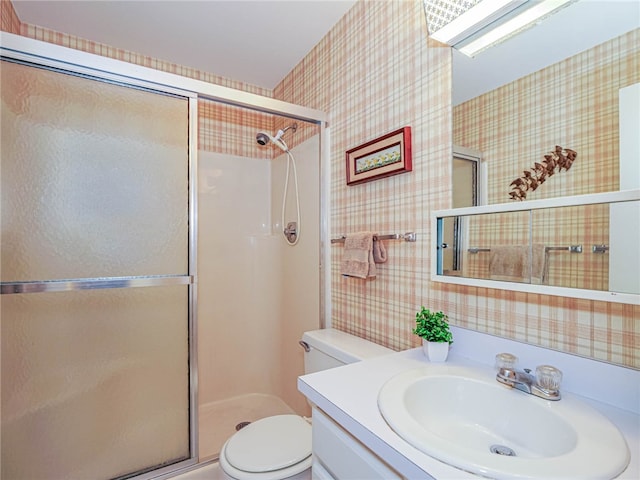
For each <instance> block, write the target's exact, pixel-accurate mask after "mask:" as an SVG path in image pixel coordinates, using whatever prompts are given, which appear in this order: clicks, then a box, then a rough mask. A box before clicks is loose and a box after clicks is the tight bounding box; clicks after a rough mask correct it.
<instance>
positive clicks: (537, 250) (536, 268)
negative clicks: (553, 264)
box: [531, 243, 549, 285]
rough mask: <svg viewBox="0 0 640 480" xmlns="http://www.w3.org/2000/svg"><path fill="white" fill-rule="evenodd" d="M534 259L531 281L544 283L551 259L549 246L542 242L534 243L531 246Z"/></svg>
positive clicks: (539, 283) (537, 283)
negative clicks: (548, 251) (549, 257)
mask: <svg viewBox="0 0 640 480" xmlns="http://www.w3.org/2000/svg"><path fill="white" fill-rule="evenodd" d="M531 251H532V252H533V259H532V260H531V283H534V284H536V285H543V284H544V283H545V281H546V280H547V270H548V269H549V259H548V258H547V255H548V253H547V247H546V246H545V245H544V244H542V243H534V244H533V247H532V248H531Z"/></svg>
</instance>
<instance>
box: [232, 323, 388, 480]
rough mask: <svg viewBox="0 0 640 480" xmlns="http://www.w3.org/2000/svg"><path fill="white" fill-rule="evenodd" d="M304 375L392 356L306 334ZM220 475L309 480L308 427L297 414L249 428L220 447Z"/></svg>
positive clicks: (330, 335) (342, 339) (358, 341)
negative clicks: (383, 356) (369, 359)
mask: <svg viewBox="0 0 640 480" xmlns="http://www.w3.org/2000/svg"><path fill="white" fill-rule="evenodd" d="M300 344H301V345H302V346H303V347H304V349H305V354H304V371H305V373H314V372H318V371H321V370H327V369H329V368H334V367H338V366H340V365H346V364H348V363H355V362H359V361H360V360H365V359H367V358H373V357H377V356H381V355H386V354H389V353H393V350H390V349H388V348H385V347H383V346H381V345H377V344H375V343H372V342H369V341H367V340H364V339H362V338H359V337H355V336H353V335H349V334H348V333H344V332H341V331H339V330H335V329H333V328H327V329H322V330H313V331H310V332H305V333H304V335H303V336H302V340H301V341H300ZM220 468H221V470H222V473H223V476H224V477H225V478H228V479H235V480H284V479H287V480H307V479H310V478H311V424H310V423H309V420H308V419H306V418H303V417H301V416H299V415H276V416H273V417H267V418H263V419H260V420H257V421H255V422H253V423H250V424H249V425H247V426H246V427H244V428H243V429H241V430H239V431H238V432H236V433H235V434H234V435H232V436H231V438H229V439H228V440H227V441H226V442H225V444H224V445H223V446H222V450H221V451H220Z"/></svg>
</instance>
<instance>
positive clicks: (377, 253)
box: [373, 235, 387, 263]
mask: <svg viewBox="0 0 640 480" xmlns="http://www.w3.org/2000/svg"><path fill="white" fill-rule="evenodd" d="M373 261H374V262H375V263H385V262H386V261H387V249H386V248H385V247H384V243H382V240H378V237H377V236H375V235H374V236H373Z"/></svg>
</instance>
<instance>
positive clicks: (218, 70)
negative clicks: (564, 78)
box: [12, 0, 640, 105]
mask: <svg viewBox="0 0 640 480" xmlns="http://www.w3.org/2000/svg"><path fill="white" fill-rule="evenodd" d="M12 1H13V5H14V7H15V9H16V12H17V14H18V16H19V17H20V20H22V21H23V22H25V23H29V24H34V25H41V26H44V27H47V28H50V29H53V30H57V31H61V32H65V33H69V34H72V35H76V36H79V37H82V38H86V39H89V40H93V41H96V42H101V43H105V44H107V45H111V46H114V47H118V48H122V49H125V50H129V51H132V52H136V53H141V54H144V55H148V56H151V57H154V58H158V59H161V60H166V61H169V62H172V63H177V64H180V65H185V66H188V67H193V68H196V69H198V70H202V71H206V72H210V73H214V74H216V75H220V76H222V77H226V78H229V79H233V80H237V81H241V82H246V83H249V84H252V85H257V86H260V87H264V88H267V89H273V88H274V87H275V86H276V85H277V84H278V82H280V80H282V79H283V78H284V77H285V76H286V75H287V74H288V73H289V72H290V71H291V70H292V69H293V67H295V66H296V65H297V64H298V63H299V62H300V60H302V59H303V58H304V57H305V55H306V54H307V53H309V52H310V51H311V50H312V49H313V47H314V46H315V45H316V44H317V43H318V42H319V41H320V40H321V39H322V38H323V37H324V35H326V33H327V32H328V31H329V30H330V29H331V28H332V27H333V26H334V25H335V24H336V22H337V21H338V20H339V19H340V18H341V17H342V16H343V15H344V14H345V13H346V12H347V11H348V10H349V9H350V8H351V7H352V6H353V4H354V3H356V0H199V1H191V0H173V1H169V0H137V1H134V0H110V1H101V0H82V1H77V0H62V1H61V0H42V1H38V0H12ZM638 27H640V1H638V0H579V1H577V2H576V3H574V4H571V5H570V6H569V7H566V8H565V9H563V10H562V11H560V12H559V13H557V14H555V15H553V16H552V17H550V18H548V19H546V20H545V21H544V22H542V23H541V24H540V25H537V26H536V27H533V28H532V29H530V30H528V31H525V32H523V33H521V34H519V35H517V36H515V37H513V38H512V39H510V40H508V41H506V42H504V43H502V44H500V45H498V46H496V47H493V48H491V49H489V50H487V51H485V52H482V53H480V54H479V55H478V56H476V57H475V58H473V59H469V58H467V57H465V56H464V55H462V54H460V53H458V52H457V51H456V50H454V64H453V69H454V70H453V92H454V93H453V96H454V98H453V102H454V105H456V104H458V103H460V102H462V101H465V100H467V99H469V98H473V97H475V96H477V95H479V94H481V93H484V92H486V91H489V90H492V89H494V88H496V87H498V86H500V85H504V84H505V83H508V82H511V81H513V80H515V79H517V78H520V77H521V76H522V75H525V74H528V73H532V72H534V71H537V70H539V69H541V68H543V67H545V66H547V65H550V64H552V63H555V62H557V61H559V60H562V59H563V58H566V57H568V56H570V55H574V54H575V53H578V52H580V51H583V50H586V49H587V48H590V47H592V46H594V45H597V44H599V43H602V42H604V41H606V40H608V39H610V38H613V37H616V36H618V35H621V34H623V33H625V32H628V31H630V30H632V29H633V28H638Z"/></svg>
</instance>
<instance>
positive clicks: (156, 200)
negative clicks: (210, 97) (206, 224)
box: [0, 61, 188, 282]
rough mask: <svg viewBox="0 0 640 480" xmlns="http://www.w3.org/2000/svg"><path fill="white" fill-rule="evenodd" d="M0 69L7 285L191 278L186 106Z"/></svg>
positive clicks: (26, 70)
mask: <svg viewBox="0 0 640 480" xmlns="http://www.w3.org/2000/svg"><path fill="white" fill-rule="evenodd" d="M1 75H2V77H1V80H2V89H1V96H2V105H1V110H2V118H1V122H2V123H1V128H2V130H1V132H0V133H1V138H2V149H1V150H2V164H1V169H2V170H1V171H2V176H1V191H2V193H1V205H2V207H1V222H2V238H1V244H2V256H1V259H0V260H1V263H2V265H1V272H2V281H4V282H11V281H28V280H50V279H65V278H87V277H108V276H138V275H165V274H167V275H168V274H186V273H187V264H188V258H187V255H188V249H187V246H188V236H187V231H188V230H187V228H188V223H187V222H188V182H187V180H188V161H187V159H188V149H187V147H188V122H187V119H188V101H187V100H186V99H184V98H176V97H171V96H166V95H159V94H156V93H152V92H148V91H143V90H138V89H133V88H127V87H124V86H119V85H113V84H108V83H103V82H98V81H93V80H88V79H85V78H79V77H74V76H70V75H65V74H62V73H58V72H53V71H47V70H42V69H37V68H34V67H30V66H25V65H19V64H13V63H9V62H5V61H3V62H2V69H1Z"/></svg>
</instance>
